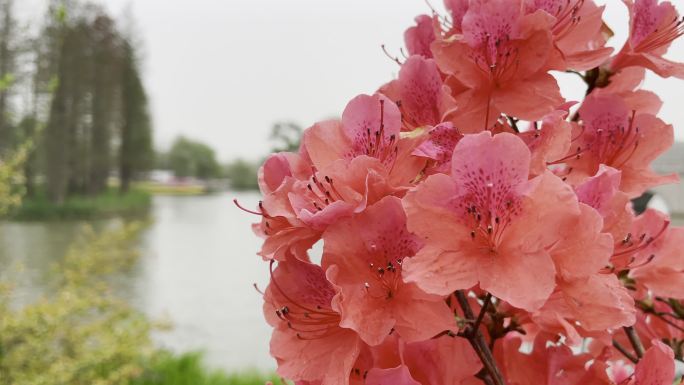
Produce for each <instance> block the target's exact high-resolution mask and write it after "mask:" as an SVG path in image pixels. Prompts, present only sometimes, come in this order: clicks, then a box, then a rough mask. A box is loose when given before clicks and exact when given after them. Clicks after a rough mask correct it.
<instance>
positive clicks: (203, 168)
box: [168, 136, 220, 179]
mask: <svg viewBox="0 0 684 385" xmlns="http://www.w3.org/2000/svg"><path fill="white" fill-rule="evenodd" d="M168 157H169V165H170V167H171V170H172V171H173V173H174V175H176V176H177V177H181V178H183V177H189V176H192V177H196V178H200V179H209V178H216V177H218V176H219V174H220V166H219V164H218V162H217V161H216V154H215V153H214V150H213V149H212V148H211V147H209V146H207V145H206V144H204V143H200V142H196V141H193V140H190V139H187V138H185V137H182V136H181V137H179V138H178V139H176V141H175V142H174V144H173V146H172V147H171V150H170V151H169V155H168Z"/></svg>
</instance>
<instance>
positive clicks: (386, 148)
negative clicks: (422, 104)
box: [303, 94, 425, 187]
mask: <svg viewBox="0 0 684 385" xmlns="http://www.w3.org/2000/svg"><path fill="white" fill-rule="evenodd" d="M400 131H401V113H400V111H399V108H398V107H397V106H396V104H394V102H392V101H391V100H389V99H388V98H387V97H385V96H383V95H380V94H375V95H373V96H368V95H359V96H357V97H355V98H354V99H352V101H350V102H349V104H347V107H346V108H345V110H344V112H343V114H342V120H341V121H336V120H333V121H326V122H322V123H318V124H316V125H314V126H313V127H311V128H309V129H308V130H307V131H306V132H305V133H304V138H303V145H304V147H305V148H306V151H307V153H308V154H309V157H310V158H311V162H312V163H313V165H314V167H315V168H316V169H319V170H320V169H323V168H325V167H326V166H328V165H330V164H331V163H333V162H335V161H337V160H338V159H345V160H347V161H351V160H352V159H354V158H357V157H369V158H373V159H375V160H376V161H378V162H380V164H382V167H384V169H385V170H386V172H387V175H388V182H389V184H390V185H392V186H397V187H399V186H409V185H410V184H411V183H412V182H413V180H414V179H415V178H416V177H417V176H418V174H419V173H420V171H421V170H422V169H423V167H424V166H425V160H423V159H421V158H418V157H415V156H412V155H411V153H412V152H413V150H414V149H415V147H416V146H417V145H418V144H419V140H417V139H416V138H402V137H401V136H400Z"/></svg>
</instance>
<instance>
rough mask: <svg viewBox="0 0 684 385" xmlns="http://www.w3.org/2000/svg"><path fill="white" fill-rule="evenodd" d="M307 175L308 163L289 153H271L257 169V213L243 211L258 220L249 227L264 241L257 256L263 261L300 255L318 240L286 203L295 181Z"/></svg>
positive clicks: (308, 171)
mask: <svg viewBox="0 0 684 385" xmlns="http://www.w3.org/2000/svg"><path fill="white" fill-rule="evenodd" d="M310 176H311V169H310V164H309V163H308V162H306V161H305V160H304V159H303V158H302V157H301V156H299V155H298V154H292V153H281V154H274V155H272V156H270V157H269V158H268V159H267V160H266V161H265V162H264V164H263V166H262V167H261V168H260V169H259V188H260V189H261V192H262V194H264V198H263V200H262V201H261V202H259V207H258V209H257V211H252V210H248V209H244V208H243V210H245V211H247V212H250V213H253V214H257V215H259V216H260V217H261V222H260V223H257V224H254V225H253V226H252V228H253V230H254V232H255V233H256V234H257V235H258V236H260V237H262V238H263V239H264V243H263V245H262V247H261V251H260V252H259V255H261V256H262V257H263V258H264V259H265V260H271V259H275V260H284V259H285V258H286V255H290V254H294V255H297V256H300V257H301V256H304V255H306V250H308V249H309V248H310V247H311V246H312V245H313V244H314V243H316V241H317V240H318V239H320V234H319V232H318V231H316V230H314V229H312V228H310V227H308V226H306V225H305V224H304V223H303V222H302V221H301V220H300V219H299V218H297V215H296V213H295V212H294V211H293V210H292V206H291V205H290V202H289V193H290V192H291V191H292V189H293V186H294V184H295V183H296V181H297V180H300V179H306V178H309V177H310ZM236 203H237V201H236ZM238 205H239V204H238Z"/></svg>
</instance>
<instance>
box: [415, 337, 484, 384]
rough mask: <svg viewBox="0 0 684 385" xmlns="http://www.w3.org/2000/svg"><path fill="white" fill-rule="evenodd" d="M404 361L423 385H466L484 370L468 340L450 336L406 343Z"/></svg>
mask: <svg viewBox="0 0 684 385" xmlns="http://www.w3.org/2000/svg"><path fill="white" fill-rule="evenodd" d="M403 359H404V362H405V364H406V366H408V367H409V368H410V370H411V375H412V376H413V378H415V379H416V380H417V381H418V382H419V383H421V384H430V385H451V384H462V385H466V384H467V383H470V382H469V381H471V380H474V379H475V378H474V376H475V374H477V373H478V372H479V371H480V369H481V368H482V363H481V362H480V360H479V358H478V357H477V355H476V354H475V352H474V351H473V349H472V347H471V346H470V344H468V342H467V341H466V340H465V339H463V338H453V337H447V336H443V337H440V338H436V339H431V340H427V341H422V342H414V343H410V344H406V346H405V348H404V349H403ZM454 363H458V364H454Z"/></svg>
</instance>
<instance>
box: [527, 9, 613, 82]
mask: <svg viewBox="0 0 684 385" xmlns="http://www.w3.org/2000/svg"><path fill="white" fill-rule="evenodd" d="M604 8H605V7H598V6H596V4H595V3H594V2H593V1H591V0H572V1H568V0H525V10H526V12H527V13H534V12H538V11H543V12H546V13H548V14H549V15H551V16H553V18H554V22H553V25H552V27H551V31H552V32H553V42H554V48H555V51H556V52H554V54H553V56H554V57H553V58H552V60H553V61H554V67H555V68H556V69H558V70H561V71H564V70H566V69H574V70H578V71H585V70H589V69H592V68H595V67H598V66H599V65H600V64H602V63H604V62H605V61H606V59H608V57H609V56H610V54H611V53H612V52H613V49H612V48H609V47H604V45H605V43H606V39H605V37H604V36H603V32H602V26H603V20H602V18H601V17H602V16H603V10H604Z"/></svg>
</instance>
